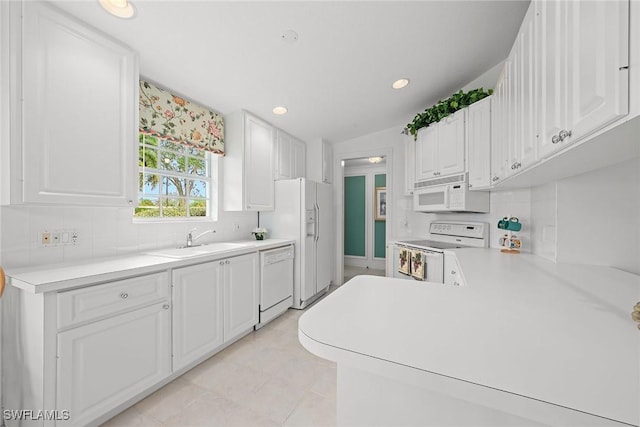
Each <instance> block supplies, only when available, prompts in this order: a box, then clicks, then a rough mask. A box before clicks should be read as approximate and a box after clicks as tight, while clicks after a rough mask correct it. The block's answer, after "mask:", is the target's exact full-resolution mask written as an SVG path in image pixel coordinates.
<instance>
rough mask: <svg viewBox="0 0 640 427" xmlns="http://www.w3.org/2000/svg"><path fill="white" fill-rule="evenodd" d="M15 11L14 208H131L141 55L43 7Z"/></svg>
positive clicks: (35, 5)
mask: <svg viewBox="0 0 640 427" xmlns="http://www.w3.org/2000/svg"><path fill="white" fill-rule="evenodd" d="M20 8H21V10H20ZM10 10H11V20H12V24H15V25H12V26H11V35H10V38H11V39H13V40H12V43H11V45H12V46H13V47H14V49H15V50H14V52H13V57H15V58H19V62H18V63H17V65H16V69H17V72H16V73H15V74H12V86H13V87H15V88H18V89H17V90H16V91H12V92H11V95H10V98H11V113H10V114H11V115H12V117H11V125H12V129H11V134H12V136H11V145H12V159H11V164H10V167H11V191H10V193H11V194H10V197H9V200H10V202H11V203H47V204H73V205H98V206H99V205H102V206H131V205H133V201H134V200H135V194H136V177H137V174H136V141H137V133H138V132H137V128H138V123H137V120H136V119H137V109H138V108H137V83H138V64H137V56H136V54H135V52H134V51H133V50H132V49H130V48H129V47H128V46H125V45H123V44H121V43H120V42H118V41H116V40H114V39H112V38H110V37H108V36H106V35H105V34H103V33H101V32H99V31H97V30H94V29H93V28H91V27H89V26H87V25H86V24H84V23H82V22H80V21H78V20H76V19H75V18H73V17H71V16H69V15H67V14H66V13H64V12H62V11H60V10H58V9H57V8H55V7H53V6H51V5H49V4H46V3H44V2H30V1H27V2H11V4H10ZM20 15H22V16H20ZM21 18H22V19H21ZM69 58H73V60H72V61H70V60H69ZM20 59H21V61H20ZM20 88H21V89H22V90H20ZM21 96H22V99H20V97H21ZM27 159H28V161H26V160H27ZM6 199H7V198H6V196H5V200H6Z"/></svg>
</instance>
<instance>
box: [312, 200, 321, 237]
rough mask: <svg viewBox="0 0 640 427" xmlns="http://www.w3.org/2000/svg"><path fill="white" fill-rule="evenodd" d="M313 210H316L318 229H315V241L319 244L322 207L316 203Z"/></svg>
mask: <svg viewBox="0 0 640 427" xmlns="http://www.w3.org/2000/svg"><path fill="white" fill-rule="evenodd" d="M313 208H314V209H315V210H316V227H315V232H316V237H315V241H316V242H317V241H318V239H319V238H320V206H318V204H317V203H316V204H315V206H314V207H313Z"/></svg>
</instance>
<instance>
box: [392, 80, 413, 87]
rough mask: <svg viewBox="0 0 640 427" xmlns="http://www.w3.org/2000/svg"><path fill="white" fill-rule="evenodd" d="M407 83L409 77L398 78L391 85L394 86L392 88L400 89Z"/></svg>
mask: <svg viewBox="0 0 640 427" xmlns="http://www.w3.org/2000/svg"><path fill="white" fill-rule="evenodd" d="M408 84H409V79H398V80H396V81H395V82H393V84H392V85H391V87H392V88H394V89H402V88H403V87H405V86H406V85H408Z"/></svg>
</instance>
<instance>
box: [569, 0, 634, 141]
mask: <svg viewBox="0 0 640 427" xmlns="http://www.w3.org/2000/svg"><path fill="white" fill-rule="evenodd" d="M567 11H568V13H569V18H568V21H569V22H568V28H569V31H568V34H567V36H568V40H567V42H568V51H567V54H568V58H569V61H568V65H569V67H568V68H569V69H568V73H567V74H568V76H569V127H570V131H571V132H572V136H571V138H574V139H579V138H582V137H584V136H586V135H589V134H590V133H592V132H594V131H595V130H597V129H600V128H602V127H604V126H605V125H607V124H608V123H611V122H613V121H615V120H617V119H618V118H620V117H622V116H625V115H626V114H627V113H628V111H629V97H628V93H629V92H628V90H629V70H628V65H629V2H628V0H627V1H612V2H608V1H606V2H605V1H569V2H568V6H567Z"/></svg>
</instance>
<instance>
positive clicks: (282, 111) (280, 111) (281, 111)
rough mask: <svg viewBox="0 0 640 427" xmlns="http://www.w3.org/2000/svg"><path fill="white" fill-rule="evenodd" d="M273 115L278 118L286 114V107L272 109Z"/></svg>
mask: <svg viewBox="0 0 640 427" xmlns="http://www.w3.org/2000/svg"><path fill="white" fill-rule="evenodd" d="M272 111H273V114H277V115H279V116H281V115H283V114H287V111H289V110H287V107H274V108H273V110H272Z"/></svg>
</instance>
